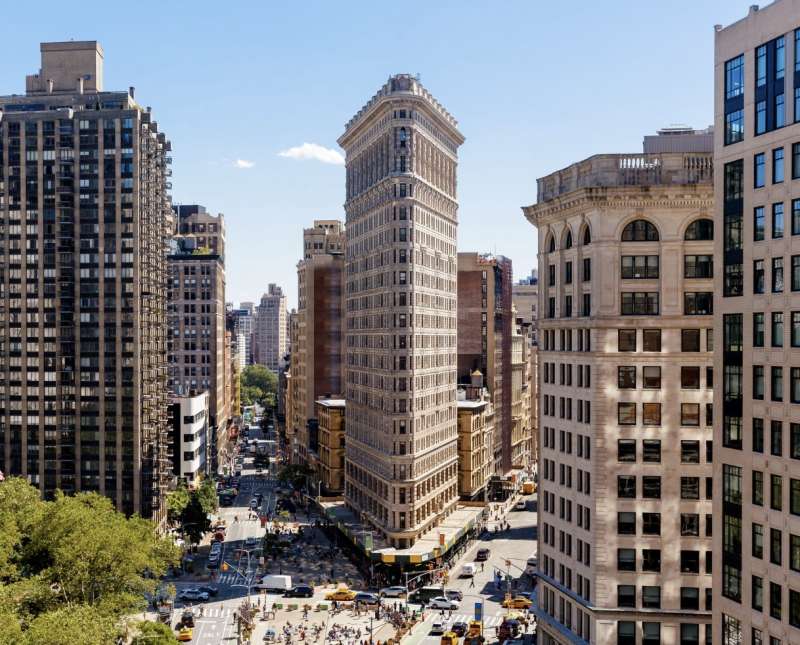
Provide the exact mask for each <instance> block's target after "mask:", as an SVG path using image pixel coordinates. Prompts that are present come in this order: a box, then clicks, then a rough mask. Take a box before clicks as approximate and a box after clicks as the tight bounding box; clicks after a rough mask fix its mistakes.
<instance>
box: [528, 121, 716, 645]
mask: <svg viewBox="0 0 800 645" xmlns="http://www.w3.org/2000/svg"><path fill="white" fill-rule="evenodd" d="M664 136H668V135H664ZM690 141H694V140H693V139H691V138H690ZM712 170H713V166H712V154H711V150H710V148H709V147H708V146H707V147H706V148H705V149H701V150H700V151H694V150H693V151H692V152H681V151H680V149H678V150H676V151H674V152H671V153H663V154H612V155H596V156H593V157H589V158H588V159H585V160H583V161H581V162H578V163H576V164H573V165H572V166H569V167H567V168H565V169H563V170H560V171H557V172H555V173H553V174H551V175H548V176H547V177H544V178H542V179H539V180H538V199H537V203H536V204H535V205H533V206H528V207H525V208H524V209H523V211H524V213H525V216H526V217H527V218H528V220H529V221H530V222H531V223H532V224H533V225H534V226H536V228H537V229H538V239H539V255H538V259H539V268H540V269H539V278H540V279H539V312H540V317H539V351H538V362H539V372H540V391H539V412H540V414H539V425H540V427H539V433H540V439H541V441H540V445H539V463H538V474H539V581H540V584H539V586H538V601H537V606H535V608H534V609H535V612H536V615H537V617H538V619H539V621H538V625H539V627H538V635H539V642H540V643H543V644H544V645H551V644H553V643H587V642H588V643H597V644H598V645H611V644H617V643H631V644H635V643H659V642H660V643H700V642H706V643H708V642H710V634H711V632H710V618H711V596H712V584H711V582H712V581H711V571H712V546H711V532H712V528H711V524H712V516H711V504H712V501H711V498H712V414H713V410H712V384H713V381H714V378H713V375H714V371H713V368H712V354H711V352H712V350H713V346H714V334H713V330H712V306H713V302H714V300H715V299H714V297H713V283H712V275H713V264H714V262H713V257H712V250H713V249H712V247H713V239H712V238H713V234H714V227H713V222H712V221H711V216H712V213H713V205H714V200H713V184H712V175H713V172H712ZM715 530H716V529H715ZM703 638H705V639H706V640H705V641H702V640H701V639H703Z"/></svg>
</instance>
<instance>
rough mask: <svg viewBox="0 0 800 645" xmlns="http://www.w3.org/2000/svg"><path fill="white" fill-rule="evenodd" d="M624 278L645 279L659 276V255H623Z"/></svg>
mask: <svg viewBox="0 0 800 645" xmlns="http://www.w3.org/2000/svg"><path fill="white" fill-rule="evenodd" d="M622 278H623V279H624V280H645V279H656V278H658V256H657V255H623V256H622Z"/></svg>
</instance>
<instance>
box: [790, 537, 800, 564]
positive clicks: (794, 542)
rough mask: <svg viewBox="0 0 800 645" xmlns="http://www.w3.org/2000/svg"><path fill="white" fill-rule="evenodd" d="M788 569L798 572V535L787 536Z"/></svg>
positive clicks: (799, 552) (799, 545) (799, 544)
mask: <svg viewBox="0 0 800 645" xmlns="http://www.w3.org/2000/svg"><path fill="white" fill-rule="evenodd" d="M789 568H790V569H791V570H792V571H800V535H793V534H791V533H790V534H789Z"/></svg>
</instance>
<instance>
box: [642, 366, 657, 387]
mask: <svg viewBox="0 0 800 645" xmlns="http://www.w3.org/2000/svg"><path fill="white" fill-rule="evenodd" d="M642 385H643V386H644V389H645V390H660V389H661V368H660V367H658V366H657V365H645V366H644V367H643V368H642Z"/></svg>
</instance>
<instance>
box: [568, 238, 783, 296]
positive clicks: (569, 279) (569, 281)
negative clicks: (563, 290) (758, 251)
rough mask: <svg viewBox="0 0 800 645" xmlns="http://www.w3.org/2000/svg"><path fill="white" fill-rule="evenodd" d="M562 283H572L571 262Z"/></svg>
mask: <svg viewBox="0 0 800 645" xmlns="http://www.w3.org/2000/svg"><path fill="white" fill-rule="evenodd" d="M773 237H774V235H773ZM567 248H569V247H567ZM564 284H572V262H566V263H565V264H564Z"/></svg>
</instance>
